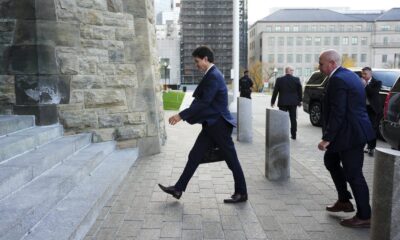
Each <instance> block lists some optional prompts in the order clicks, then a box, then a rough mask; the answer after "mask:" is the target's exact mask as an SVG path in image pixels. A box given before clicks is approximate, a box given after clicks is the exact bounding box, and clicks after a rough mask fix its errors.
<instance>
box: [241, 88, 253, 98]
mask: <svg viewBox="0 0 400 240" xmlns="http://www.w3.org/2000/svg"><path fill="white" fill-rule="evenodd" d="M240 97H245V98H248V99H251V90H242V91H240Z"/></svg>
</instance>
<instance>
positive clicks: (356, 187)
mask: <svg viewBox="0 0 400 240" xmlns="http://www.w3.org/2000/svg"><path fill="white" fill-rule="evenodd" d="M363 148H364V146H363V145H361V146H358V147H354V148H352V149H349V150H345V151H341V152H332V151H329V150H327V151H326V152H325V156H324V162H325V166H326V168H327V169H328V171H329V172H330V174H331V176H332V179H333V182H334V183H335V187H336V190H337V192H338V195H339V196H338V198H339V201H342V202H343V201H348V200H349V199H351V198H352V197H351V193H350V192H349V191H348V190H347V182H348V183H349V184H350V187H351V190H352V192H353V194H354V199H355V201H356V205H357V217H359V218H360V219H369V218H370V217H371V206H370V205H369V190H368V185H367V182H366V181H365V178H364V175H363V172H362V167H363V164H364V150H363Z"/></svg>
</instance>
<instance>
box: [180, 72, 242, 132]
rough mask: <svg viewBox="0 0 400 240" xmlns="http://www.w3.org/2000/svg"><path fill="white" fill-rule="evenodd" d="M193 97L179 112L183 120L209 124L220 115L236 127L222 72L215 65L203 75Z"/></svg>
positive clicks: (191, 122)
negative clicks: (190, 102) (187, 106)
mask: <svg viewBox="0 0 400 240" xmlns="http://www.w3.org/2000/svg"><path fill="white" fill-rule="evenodd" d="M193 97H194V100H193V102H192V104H191V105H190V107H189V108H187V109H185V110H183V111H182V112H180V113H179V115H180V116H181V118H182V119H183V120H185V121H187V122H188V123H190V124H195V123H200V124H207V125H209V126H211V125H213V124H214V123H215V122H216V121H217V120H218V119H219V118H220V117H222V118H224V119H225V120H226V121H227V122H228V123H230V124H231V125H232V126H234V127H236V122H235V120H234V119H233V117H232V115H231V113H230V112H229V110H228V89H227V88H226V84H225V81H224V77H223V76H222V73H221V72H220V71H219V70H218V68H217V67H216V66H212V67H211V68H210V70H208V72H207V73H206V74H205V75H204V76H203V79H202V80H201V81H200V83H199V85H198V86H197V88H196V90H195V91H194V93H193Z"/></svg>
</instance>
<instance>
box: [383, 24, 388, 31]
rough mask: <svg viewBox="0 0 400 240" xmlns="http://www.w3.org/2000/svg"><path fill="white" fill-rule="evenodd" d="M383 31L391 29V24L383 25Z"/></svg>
mask: <svg viewBox="0 0 400 240" xmlns="http://www.w3.org/2000/svg"><path fill="white" fill-rule="evenodd" d="M381 29H382V31H390V26H389V25H383V26H382V27H381Z"/></svg>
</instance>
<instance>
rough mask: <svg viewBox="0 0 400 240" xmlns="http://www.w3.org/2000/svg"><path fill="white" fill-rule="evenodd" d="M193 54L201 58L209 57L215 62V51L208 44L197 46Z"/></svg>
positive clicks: (210, 60)
mask: <svg viewBox="0 0 400 240" xmlns="http://www.w3.org/2000/svg"><path fill="white" fill-rule="evenodd" d="M192 56H193V57H198V58H201V59H204V58H205V57H207V59H208V61H209V62H210V63H212V62H214V53H213V51H212V50H211V48H209V47H207V46H200V47H198V48H196V49H195V50H194V51H193V52H192Z"/></svg>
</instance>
